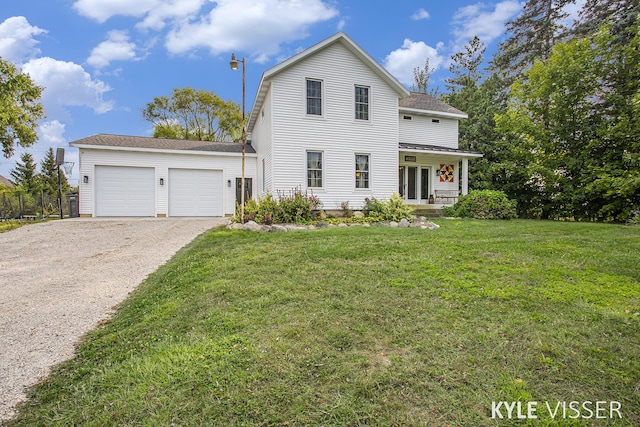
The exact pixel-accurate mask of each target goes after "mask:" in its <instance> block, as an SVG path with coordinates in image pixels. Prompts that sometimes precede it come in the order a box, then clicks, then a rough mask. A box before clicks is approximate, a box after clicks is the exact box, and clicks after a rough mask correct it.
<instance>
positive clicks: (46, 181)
mask: <svg viewBox="0 0 640 427" xmlns="http://www.w3.org/2000/svg"><path fill="white" fill-rule="evenodd" d="M40 181H41V183H42V189H43V190H44V192H45V193H46V194H49V195H51V196H56V197H57V196H58V166H57V165H56V159H55V155H54V153H53V148H51V147H49V150H47V154H45V156H44V158H43V159H42V161H41V162H40ZM60 184H61V188H62V192H63V193H66V192H67V191H69V189H70V188H71V187H70V186H69V182H68V181H67V177H66V176H65V174H64V173H62V172H60Z"/></svg>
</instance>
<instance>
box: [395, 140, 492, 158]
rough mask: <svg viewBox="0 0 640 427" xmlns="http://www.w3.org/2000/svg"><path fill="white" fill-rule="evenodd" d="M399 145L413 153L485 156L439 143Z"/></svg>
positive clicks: (401, 149)
mask: <svg viewBox="0 0 640 427" xmlns="http://www.w3.org/2000/svg"><path fill="white" fill-rule="evenodd" d="M398 147H399V148H400V151H410V152H413V153H427V154H457V155H460V156H462V157H484V154H482V153H480V152H478V151H469V150H460V149H459V148H447V147H440V146H438V145H422V144H408V143H405V142H401V143H400V144H399V145H398Z"/></svg>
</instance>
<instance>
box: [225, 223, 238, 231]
mask: <svg viewBox="0 0 640 427" xmlns="http://www.w3.org/2000/svg"><path fill="white" fill-rule="evenodd" d="M227 229H228V230H242V224H240V223H239V222H232V223H231V224H229V225H227Z"/></svg>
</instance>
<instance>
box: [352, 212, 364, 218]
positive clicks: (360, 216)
mask: <svg viewBox="0 0 640 427" xmlns="http://www.w3.org/2000/svg"><path fill="white" fill-rule="evenodd" d="M353 216H354V217H356V218H364V214H363V213H362V212H360V211H356V212H354V213H353Z"/></svg>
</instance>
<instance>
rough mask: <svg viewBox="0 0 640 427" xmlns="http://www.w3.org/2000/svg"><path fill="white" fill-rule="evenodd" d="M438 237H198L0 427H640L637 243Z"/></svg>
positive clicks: (634, 234) (350, 231)
mask: <svg viewBox="0 0 640 427" xmlns="http://www.w3.org/2000/svg"><path fill="white" fill-rule="evenodd" d="M437 222H438V223H439V224H440V225H441V228H440V229H439V230H432V231H428V230H415V229H398V228H395V229H394V228H386V227H371V228H363V227H350V228H340V229H337V228H333V229H323V230H314V231H300V232H290V233H261V234H254V233H247V232H242V231H228V230H223V229H220V230H214V231H212V232H210V233H206V234H204V235H203V236H201V237H199V238H198V239H196V241H195V242H193V243H192V244H191V245H189V246H188V247H187V248H185V249H183V250H182V251H180V252H179V253H178V254H177V255H176V256H175V257H174V258H173V260H171V261H170V262H169V263H168V264H166V265H165V266H163V267H162V268H160V269H159V270H158V271H157V272H156V273H155V274H153V275H151V276H150V277H149V279H148V280H147V281H146V282H145V283H144V284H143V285H142V286H141V287H140V288H139V289H138V291H137V292H135V293H134V295H133V296H132V297H131V298H130V299H129V300H128V301H127V302H126V303H125V304H123V305H122V307H121V309H120V310H119V311H118V312H117V314H116V315H115V316H114V318H113V320H112V321H110V322H108V323H106V324H104V325H102V326H100V327H99V328H98V329H97V330H95V331H94V332H92V333H90V334H89V335H88V336H87V337H86V339H85V340H84V343H83V344H82V345H81V346H80V347H79V348H78V352H77V353H78V356H77V358H76V359H74V360H72V361H69V362H68V363H64V364H63V365H62V366H60V367H59V368H58V369H57V370H56V371H55V372H54V374H52V375H51V377H50V378H49V379H48V380H47V381H45V382H44V383H43V384H41V385H40V386H38V387H37V388H36V389H35V390H34V391H33V396H32V399H31V401H30V402H29V403H28V404H26V405H25V406H23V407H22V408H21V412H20V415H19V417H18V418H17V420H15V421H14V422H12V423H10V424H9V425H11V426H13V425H25V426H35V425H43V426H51V425H65V426H67V425H88V426H91V425H136V426H138V425H148V426H170V425H176V426H187V425H193V426H200V425H219V426H236V425H237V426H240V425H243V426H254V425H256V426H257V425H273V426H303V425H311V426H320V425H323V426H347V425H351V426H360V425H379V426H413V425H425V426H445V425H448V426H497V425H499V426H509V425H519V426H520V425H531V426H537V425H544V426H547V425H563V426H564V425H572V426H573V425H578V426H582V425H585V426H590V425H596V426H606V425H616V426H617V425H621V426H638V425H640V268H639V267H640V265H639V264H640V261H639V259H640V258H639V255H638V254H640V227H629V226H617V225H603V224H583V223H569V222H542V221H520V220H517V221H496V222H492V221H474V220H468V221H461V220H460V221H457V220H440V221H437ZM515 400H520V401H522V402H524V404H525V405H526V403H527V402H538V403H537V405H538V406H537V414H536V415H537V416H538V419H537V420H529V421H525V420H517V419H511V420H510V419H502V420H500V419H492V418H491V416H492V402H498V401H507V402H511V401H515ZM571 401H574V402H579V403H580V404H582V403H583V402H585V401H591V402H594V403H593V406H590V405H589V404H586V406H587V408H589V409H591V410H592V411H593V416H592V418H584V419H583V418H579V419H569V418H562V409H560V410H559V411H558V412H557V413H556V418H553V419H551V418H550V416H549V414H548V410H547V408H546V407H545V402H548V403H549V404H550V405H551V409H555V407H556V405H557V402H567V405H569V402H571ZM596 401H606V402H607V403H606V405H607V408H609V404H610V402H612V401H613V402H618V403H619V405H620V410H619V412H620V414H621V415H622V419H618V418H617V415H618V414H617V413H615V412H614V413H610V412H609V411H607V412H606V415H607V416H608V415H613V416H614V417H615V418H614V419H609V418H599V419H596V418H595V415H596V413H595V409H596V408H595V402H596ZM567 409H568V410H567V412H566V416H567V417H568V416H571V415H575V412H572V411H570V410H569V407H567ZM501 413H502V414H503V416H506V410H504V409H503V410H502V411H501ZM494 415H495V414H494ZM588 415H589V412H587V410H585V409H580V416H588ZM600 415H605V413H604V412H601V413H600ZM513 416H514V417H515V416H516V415H515V412H514V415H513Z"/></svg>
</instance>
